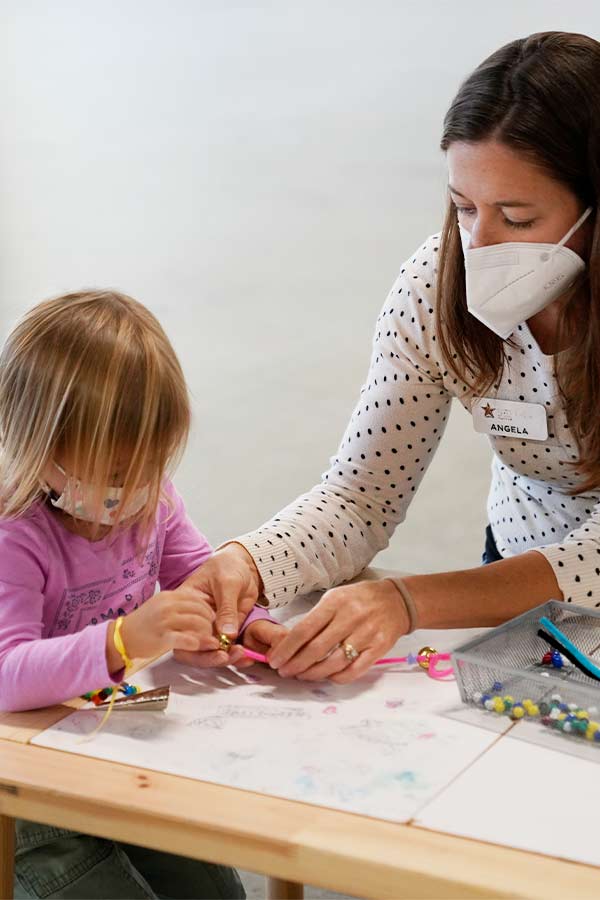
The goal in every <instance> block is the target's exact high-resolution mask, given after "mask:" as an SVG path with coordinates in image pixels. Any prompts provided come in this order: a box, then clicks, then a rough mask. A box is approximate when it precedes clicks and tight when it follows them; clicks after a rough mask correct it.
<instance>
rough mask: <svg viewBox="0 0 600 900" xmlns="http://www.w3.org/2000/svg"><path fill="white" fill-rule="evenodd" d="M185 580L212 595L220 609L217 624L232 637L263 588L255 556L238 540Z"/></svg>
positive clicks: (235, 634)
mask: <svg viewBox="0 0 600 900" xmlns="http://www.w3.org/2000/svg"><path fill="white" fill-rule="evenodd" d="M184 584H185V586H186V587H191V588H194V589H195V590H197V591H199V592H200V593H201V594H202V595H203V596H204V597H208V598H209V600H210V602H211V604H212V605H213V607H214V609H215V611H216V619H215V627H216V629H217V631H218V633H219V634H226V635H227V636H228V637H229V638H235V637H237V634H238V631H239V629H240V625H241V624H242V622H243V621H244V619H245V618H246V616H247V615H248V613H249V612H250V610H251V609H252V607H253V606H254V604H255V603H256V601H257V600H258V598H259V596H260V594H261V591H262V589H263V584H262V578H261V577H260V574H259V571H258V569H257V568H256V564H255V562H254V560H253V559H252V557H251V556H250V554H249V553H248V551H247V550H246V548H245V547H243V546H242V545H241V544H236V543H232V544H227V545H226V546H225V547H223V549H222V550H217V551H216V553H214V554H213V555H212V556H211V557H210V558H209V559H207V560H206V562H205V563H203V564H202V565H201V566H200V568H199V569H197V570H196V571H195V572H194V573H193V575H190V577H189V578H188V579H186V581H185V582H184Z"/></svg>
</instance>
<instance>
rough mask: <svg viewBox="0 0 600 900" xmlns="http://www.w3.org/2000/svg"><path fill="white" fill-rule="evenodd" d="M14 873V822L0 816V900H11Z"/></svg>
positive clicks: (7, 817)
mask: <svg viewBox="0 0 600 900" xmlns="http://www.w3.org/2000/svg"><path fill="white" fill-rule="evenodd" d="M14 871H15V820H14V819H11V818H10V817H9V816H2V815H0V900H11V898H12V896H13V890H14Z"/></svg>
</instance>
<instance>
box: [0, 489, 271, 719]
mask: <svg viewBox="0 0 600 900" xmlns="http://www.w3.org/2000/svg"><path fill="white" fill-rule="evenodd" d="M165 491H166V494H167V495H168V496H169V497H170V499H171V502H172V504H173V509H171V510H170V509H169V508H168V505H167V503H166V502H162V503H161V504H160V505H159V508H158V511H157V515H156V522H155V525H154V527H153V530H152V533H151V536H150V539H149V541H148V544H147V547H146V550H145V551H144V553H143V554H142V555H141V556H140V554H139V551H138V549H137V545H136V540H135V538H136V534H135V528H132V529H129V530H127V531H123V532H121V533H120V534H118V535H117V536H116V537H115V536H114V535H113V536H110V535H109V536H108V537H107V538H104V539H103V540H99V541H94V542H92V541H89V540H87V539H86V538H83V537H79V536H78V535H75V534H72V533H71V532H69V531H67V530H66V529H65V528H64V527H63V526H62V525H61V523H60V521H59V519H58V518H57V517H56V516H55V515H54V514H53V513H52V511H51V510H50V509H49V508H48V507H47V506H46V505H45V504H44V503H41V502H40V503H37V504H36V505H35V506H33V507H32V508H31V509H30V510H29V511H28V512H27V514H26V515H24V516H23V517H21V518H19V519H13V520H8V519H4V520H2V519H0V710H5V711H16V710H24V709H34V708H37V707H41V706H49V705H50V704H53V703H60V702H62V701H64V700H67V699H69V698H70V697H75V696H77V695H79V694H83V693H85V692H86V691H89V690H95V689H96V688H101V687H104V686H105V685H107V684H110V683H111V682H113V681H119V680H120V677H119V676H122V672H120V673H116V674H115V676H114V678H113V677H111V675H110V673H109V671H108V668H107V662H106V649H105V648H106V630H107V628H108V626H109V623H110V621H111V620H112V619H116V618H117V616H123V615H127V614H128V613H130V612H132V611H133V610H134V609H136V608H137V607H138V606H139V605H140V604H142V603H144V602H145V601H146V600H148V599H149V598H150V597H152V595H153V594H154V592H155V589H156V585H157V583H158V585H159V586H160V589H161V590H173V589H175V588H176V587H178V586H179V585H180V584H181V583H182V582H183V581H184V580H185V579H186V578H187V577H188V576H189V575H191V573H192V572H194V571H195V570H196V569H197V568H198V567H199V566H201V565H202V563H204V562H205V561H206V560H207V559H208V557H209V556H211V554H212V552H213V551H212V548H211V546H210V544H209V543H208V541H207V540H206V538H205V537H204V536H203V535H202V534H201V533H200V532H199V531H198V530H197V528H196V527H195V526H194V524H193V523H192V521H191V520H190V518H189V517H188V515H187V514H186V511H185V507H184V504H183V500H182V499H181V497H180V496H179V494H178V493H177V491H176V490H175V488H174V486H173V485H172V484H171V482H166V484H165ZM250 617H252V618H253V619H254V618H263V617H265V618H270V617H269V615H268V613H266V611H261V612H260V613H259V611H258V609H257V611H256V614H254V613H251V614H250V616H249V617H248V619H247V620H246V622H245V623H244V625H247V624H249V621H248V620H249V619H250Z"/></svg>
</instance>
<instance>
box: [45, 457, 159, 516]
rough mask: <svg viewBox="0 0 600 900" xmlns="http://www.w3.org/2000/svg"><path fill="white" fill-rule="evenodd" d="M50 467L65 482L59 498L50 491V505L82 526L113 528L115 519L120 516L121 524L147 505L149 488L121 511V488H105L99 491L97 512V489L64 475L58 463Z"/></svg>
mask: <svg viewBox="0 0 600 900" xmlns="http://www.w3.org/2000/svg"><path fill="white" fill-rule="evenodd" d="M52 465H54V466H55V467H56V468H57V469H58V471H59V472H62V474H63V475H64V476H65V478H66V479H67V480H66V483H65V486H64V488H63V490H62V493H61V494H60V496H58V497H56V492H55V491H51V490H50V491H49V494H50V503H51V504H52V506H54V507H56V509H62V511H63V512H65V513H67V514H68V515H69V516H73V518H75V519H82V520H83V521H84V522H96V523H97V524H98V525H112V524H114V522H115V520H116V518H117V516H119V518H120V520H121V521H123V520H124V519H129V518H130V517H131V516H135V514H136V513H138V512H139V511H140V510H141V509H143V507H144V506H145V505H146V503H147V502H148V497H149V487H148V485H145V486H144V487H141V488H137V490H136V491H135V492H134V493H133V496H132V497H131V499H130V501H129V503H128V504H127V506H126V507H125V508H124V509H121V501H122V498H123V488H120V487H105V488H102V495H103V499H102V504H101V506H100V507H99V508H98V507H97V497H98V489H97V488H96V486H95V485H93V484H83V483H82V482H81V481H79V479H77V478H75V477H74V476H73V475H67V473H66V472H65V470H64V469H63V467H62V466H60V465H59V464H58V463H57V462H53V463H52ZM53 495H54V496H53Z"/></svg>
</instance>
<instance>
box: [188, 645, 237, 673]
mask: <svg viewBox="0 0 600 900" xmlns="http://www.w3.org/2000/svg"><path fill="white" fill-rule="evenodd" d="M175 659H176V660H177V662H180V663H183V664H184V665H186V666H194V668H196V669H213V668H217V667H220V666H229V665H231V661H230V659H229V654H228V653H226V652H225V651H224V650H213V651H212V652H208V653H197V652H194V651H189V650H187V649H185V648H182V649H178V648H175Z"/></svg>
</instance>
